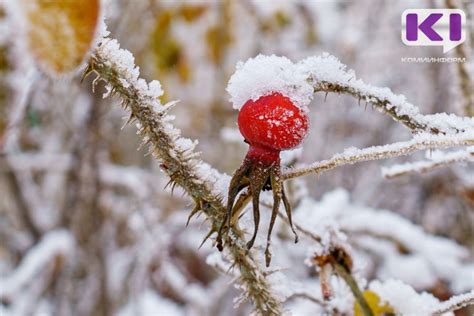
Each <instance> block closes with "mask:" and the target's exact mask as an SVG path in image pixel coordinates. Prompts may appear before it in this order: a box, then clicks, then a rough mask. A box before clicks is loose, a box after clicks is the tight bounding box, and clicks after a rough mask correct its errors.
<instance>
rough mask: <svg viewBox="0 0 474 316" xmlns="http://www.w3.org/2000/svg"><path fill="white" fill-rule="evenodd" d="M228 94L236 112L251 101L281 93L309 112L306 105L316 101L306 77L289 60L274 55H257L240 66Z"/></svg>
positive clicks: (232, 78)
mask: <svg viewBox="0 0 474 316" xmlns="http://www.w3.org/2000/svg"><path fill="white" fill-rule="evenodd" d="M227 92H229V94H230V96H231V98H230V101H231V102H232V104H233V107H234V109H236V110H240V108H241V107H242V106H243V105H244V104H245V102H247V101H248V100H253V101H255V100H257V99H258V98H260V97H261V96H265V95H269V94H272V93H274V92H278V93H281V94H282V95H284V96H286V97H288V98H289V99H290V100H291V101H292V102H293V103H294V104H295V105H296V106H298V107H300V108H301V109H303V110H305V111H307V108H306V105H308V103H309V102H310V101H311V99H312V97H313V88H312V87H311V85H309V84H308V82H307V81H306V77H305V74H303V73H302V72H301V71H298V69H297V65H296V64H294V63H293V62H292V61H291V60H289V59H288V58H286V57H279V56H275V55H271V56H265V55H258V56H257V57H255V58H250V59H248V60H247V61H246V62H239V63H237V67H236V71H235V73H234V74H233V75H232V77H231V78H230V80H229V84H228V85H227Z"/></svg>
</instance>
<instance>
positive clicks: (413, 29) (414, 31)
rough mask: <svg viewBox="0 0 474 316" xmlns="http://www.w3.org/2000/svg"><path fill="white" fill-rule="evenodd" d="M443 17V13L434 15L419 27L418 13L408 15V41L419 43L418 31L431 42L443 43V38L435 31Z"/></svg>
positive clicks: (429, 16)
mask: <svg viewBox="0 0 474 316" xmlns="http://www.w3.org/2000/svg"><path fill="white" fill-rule="evenodd" d="M442 16H443V15H442V14H441V13H432V14H430V15H428V17H427V18H426V19H425V20H424V21H423V22H421V24H420V25H418V15H417V14H416V13H410V14H407V15H406V19H407V25H406V30H407V40H408V41H417V40H418V29H419V30H420V31H422V32H423V33H424V34H425V35H426V37H428V38H429V39H430V40H431V41H442V40H443V38H442V37H441V36H440V35H439V34H438V33H437V32H436V31H435V30H433V25H434V24H435V23H436V22H438V20H439V19H441V17H442Z"/></svg>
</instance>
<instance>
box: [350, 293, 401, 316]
mask: <svg viewBox="0 0 474 316" xmlns="http://www.w3.org/2000/svg"><path fill="white" fill-rule="evenodd" d="M364 298H365V300H366V301H367V304H369V307H370V309H371V310H372V312H373V314H374V316H383V315H385V314H393V313H394V310H393V308H392V307H391V306H390V305H388V304H387V303H385V304H383V305H380V297H379V296H378V295H377V294H376V293H375V292H372V291H369V290H366V291H364ZM354 315H355V316H364V314H363V313H362V310H361V308H360V305H359V303H358V302H357V301H356V302H355V303H354Z"/></svg>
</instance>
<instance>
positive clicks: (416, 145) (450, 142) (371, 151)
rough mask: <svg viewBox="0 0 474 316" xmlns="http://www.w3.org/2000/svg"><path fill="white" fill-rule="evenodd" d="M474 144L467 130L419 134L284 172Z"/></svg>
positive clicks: (297, 173) (307, 171)
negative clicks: (401, 140)
mask: <svg viewBox="0 0 474 316" xmlns="http://www.w3.org/2000/svg"><path fill="white" fill-rule="evenodd" d="M473 144H474V133H473V132H465V133H460V134H457V135H431V134H428V133H424V134H418V135H415V136H414V137H413V139H411V140H409V141H404V142H398V143H393V144H389V145H383V146H372V147H368V148H364V149H358V148H348V149H346V150H345V151H344V152H342V153H339V154H336V155H334V156H333V157H332V158H330V159H327V160H323V161H319V162H316V163H313V164H311V165H309V166H306V167H300V168H297V169H289V170H287V171H286V172H284V173H283V178H284V179H285V180H288V179H291V178H296V177H301V176H304V175H308V174H311V173H318V174H319V173H322V172H324V171H327V170H331V169H334V168H336V167H340V166H343V165H347V164H355V163H357V162H362V161H371V160H380V159H387V158H393V157H399V156H404V155H408V154H411V153H413V152H415V151H418V150H426V149H432V148H447V147H455V146H469V145H473Z"/></svg>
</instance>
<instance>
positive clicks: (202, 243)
mask: <svg viewBox="0 0 474 316" xmlns="http://www.w3.org/2000/svg"><path fill="white" fill-rule="evenodd" d="M214 232H215V230H214V229H212V228H211V230H210V231H209V232H208V233H207V235H206V237H204V239H203V241H202V242H201V244H200V245H199V248H198V249H201V247H202V246H203V245H204V243H205V242H206V241H207V240H208V239H209V237H211V235H212V234H213V233H214ZM217 248H219V246H217ZM219 251H222V250H221V249H219Z"/></svg>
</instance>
